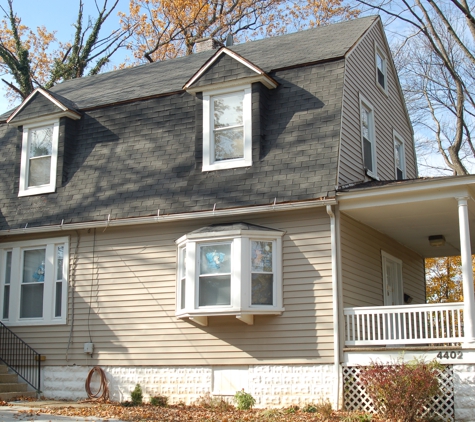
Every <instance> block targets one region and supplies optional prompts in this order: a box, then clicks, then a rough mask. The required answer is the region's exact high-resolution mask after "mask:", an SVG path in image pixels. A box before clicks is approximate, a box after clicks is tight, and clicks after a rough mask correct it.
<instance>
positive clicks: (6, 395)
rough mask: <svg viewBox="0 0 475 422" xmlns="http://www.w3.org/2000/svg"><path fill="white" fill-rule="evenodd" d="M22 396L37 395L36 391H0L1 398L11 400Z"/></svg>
mask: <svg viewBox="0 0 475 422" xmlns="http://www.w3.org/2000/svg"><path fill="white" fill-rule="evenodd" d="M20 397H36V392H35V391H15V392H12V393H0V400H3V401H10V400H15V399H18V398H20Z"/></svg>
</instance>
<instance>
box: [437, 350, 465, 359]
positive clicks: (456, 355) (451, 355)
mask: <svg viewBox="0 0 475 422" xmlns="http://www.w3.org/2000/svg"><path fill="white" fill-rule="evenodd" d="M437 359H463V352H461V351H460V350H451V351H450V352H439V353H437Z"/></svg>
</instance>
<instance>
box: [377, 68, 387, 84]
mask: <svg viewBox="0 0 475 422" xmlns="http://www.w3.org/2000/svg"><path fill="white" fill-rule="evenodd" d="M378 83H379V84H380V85H381V86H382V87H383V88H386V81H385V80H384V73H383V72H381V71H380V70H379V69H378Z"/></svg>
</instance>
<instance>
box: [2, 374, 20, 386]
mask: <svg viewBox="0 0 475 422" xmlns="http://www.w3.org/2000/svg"><path fill="white" fill-rule="evenodd" d="M12 382H18V375H17V374H0V384H3V383H12Z"/></svg>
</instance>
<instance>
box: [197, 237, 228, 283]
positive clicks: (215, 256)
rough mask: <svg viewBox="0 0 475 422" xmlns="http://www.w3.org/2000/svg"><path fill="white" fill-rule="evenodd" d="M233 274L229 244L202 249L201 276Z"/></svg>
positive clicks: (203, 247) (202, 247)
mask: <svg viewBox="0 0 475 422" xmlns="http://www.w3.org/2000/svg"><path fill="white" fill-rule="evenodd" d="M230 272H231V245H230V244H229V243H224V244H219V245H209V246H201V247H200V274H201V275H202V274H228V273H230Z"/></svg>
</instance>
